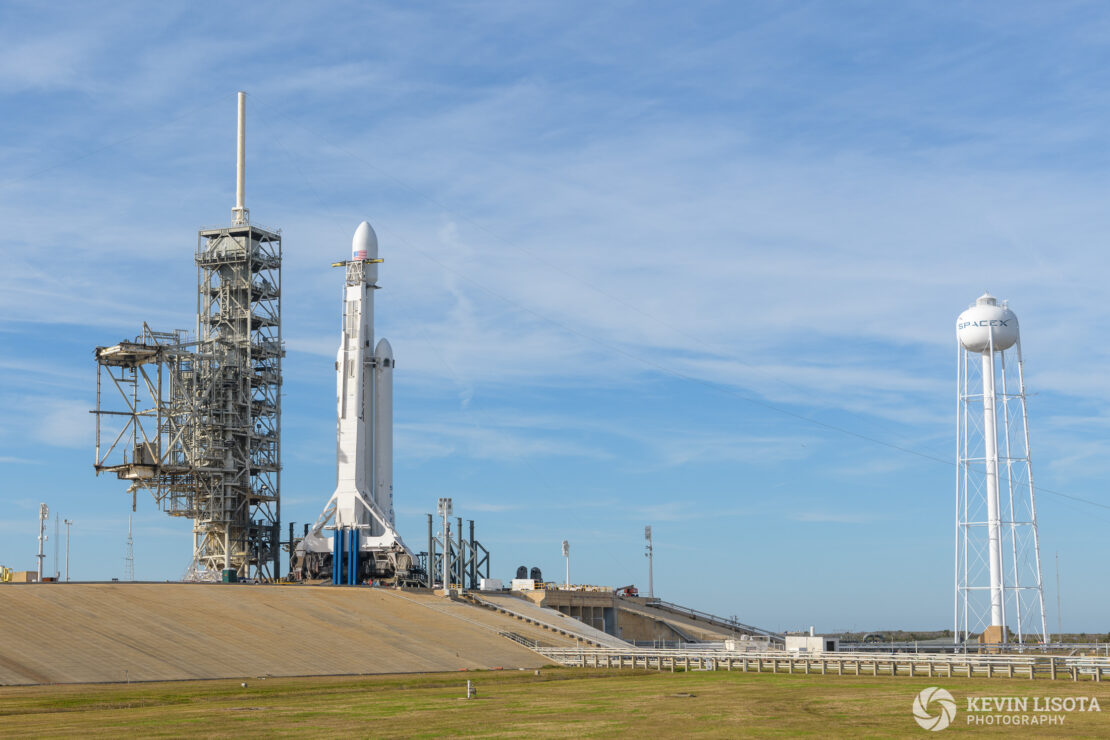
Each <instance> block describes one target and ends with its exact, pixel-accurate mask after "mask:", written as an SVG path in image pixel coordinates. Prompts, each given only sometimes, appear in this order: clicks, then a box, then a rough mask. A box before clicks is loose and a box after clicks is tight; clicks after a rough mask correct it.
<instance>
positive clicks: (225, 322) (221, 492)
mask: <svg viewBox="0 0 1110 740" xmlns="http://www.w3.org/2000/svg"><path fill="white" fill-rule="evenodd" d="M238 104H239V108H238V113H239V126H238V139H237V168H236V203H235V208H233V209H232V219H231V221H232V223H231V225H230V226H227V227H224V228H218V229H203V230H201V231H200V232H199V235H198V245H197V250H196V254H195V260H196V265H197V329H196V336H195V338H190V337H189V336H188V335H187V334H186V333H185V332H183V331H176V332H172V333H165V332H154V331H152V330H151V329H150V328H149V327H147V326H145V325H144V328H143V332H142V334H140V335H139V336H138V337H137V338H136V339H135V340H134V341H130V342H121V343H120V344H117V345H115V346H112V347H98V348H97V350H96V359H97V407H96V411H95V413H96V416H97V442H96V471H97V474H99V473H101V472H113V473H115V474H116V475H117V476H118V477H119V478H121V479H123V480H128V481H130V482H131V485H130V486H129V488H128V490H129V491H130V492H131V493H132V496H133V499H132V507H134V495H135V493H136V492H137V491H138V490H140V489H146V490H149V491H150V492H151V493H152V494H153V496H154V499H155V501H156V502H157V503H158V504H159V506H161V507H162V508H163V510H165V511H166V512H167V513H169V514H171V515H172V516H182V517H187V518H189V519H192V520H193V559H192V563H191V564H190V566H189V569H188V572H187V574H186V580H215V579H217V578H219V577H220V576H221V574H222V576H223V578H224V579H225V580H232V579H237V578H239V577H250V578H260V579H267V578H276V577H278V575H279V552H278V545H279V522H280V517H281V508H280V507H281V496H280V490H281V383H282V379H281V359H282V356H283V354H284V350H283V347H282V339H281V232H280V231H271V230H269V229H266V228H263V227H261V226H259V225H257V224H253V223H251V220H250V212H249V211H248V210H247V208H246V207H245V206H244V194H245V193H244V191H245V182H246V166H245V165H246V162H245V160H246V152H245V148H246V96H245V94H244V93H239V100H238ZM105 379H107V381H108V383H110V384H112V385H114V386H115V387H116V389H117V390H118V391H119V395H118V396H116V395H115V394H111V393H110V392H109V399H104V398H102V393H101V390H102V387H103V386H104V385H105ZM120 399H122V401H123V406H124V408H123V409H122V410H118V407H112V404H119V401H120ZM105 430H108V434H107V435H106V436H105V435H104V431H105ZM112 434H114V435H115V436H114V439H112V441H110V442H109V443H108V444H106V445H102V439H104V438H106V439H111V437H112Z"/></svg>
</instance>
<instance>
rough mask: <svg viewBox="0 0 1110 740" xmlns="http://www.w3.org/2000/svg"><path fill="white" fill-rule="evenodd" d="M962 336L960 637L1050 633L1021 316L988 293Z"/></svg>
mask: <svg viewBox="0 0 1110 740" xmlns="http://www.w3.org/2000/svg"><path fill="white" fill-rule="evenodd" d="M956 339H957V348H958V349H957V354H958V362H957V367H958V371H957V374H958V388H957V416H958V419H957V424H956V427H957V433H956V462H957V474H956V598H955V615H954V620H953V621H954V625H955V628H954V639H955V641H956V642H961V641H964V640H966V639H967V638H968V637H969V636H970V635H972V634H980V635H982V638H981V639H982V640H983V641H984V642H990V643H1000V642H1005V641H1007V636H1006V635H1007V631H1009V632H1011V633H1012V635H1013V637H1014V639H1016V640H1017V642H1018V643H1022V644H1024V643H1027V642H1030V641H1032V640H1038V639H1039V640H1044V641H1047V638H1048V627H1047V623H1046V621H1045V611H1044V590H1043V588H1042V585H1041V550H1040V541H1039V539H1038V535H1037V507H1036V502H1035V500H1034V496H1033V468H1032V463H1031V458H1030V453H1029V422H1028V419H1027V417H1026V405H1025V377H1024V374H1023V372H1022V358H1021V335H1020V332H1019V330H1018V320H1017V316H1015V315H1014V312H1013V311H1011V310H1010V309H1009V308H1008V307H1007V306H1006V304H1005V303H1002V304H1001V305H1000V304H999V303H998V301H997V300H995V298H994V296H992V295H990V294H989V293H986V294H984V295H982V296H980V297H979V299H978V300H976V301H975V305H973V306H971V307H970V308H968V309H967V310H966V311H964V312H963V313H961V314H960V316H959V318H957V319H956Z"/></svg>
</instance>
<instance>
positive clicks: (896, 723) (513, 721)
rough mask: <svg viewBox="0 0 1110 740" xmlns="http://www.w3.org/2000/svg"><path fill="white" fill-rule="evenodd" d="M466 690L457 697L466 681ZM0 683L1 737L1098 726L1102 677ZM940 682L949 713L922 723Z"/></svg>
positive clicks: (572, 676) (806, 732)
mask: <svg viewBox="0 0 1110 740" xmlns="http://www.w3.org/2000/svg"><path fill="white" fill-rule="evenodd" d="M467 679H470V680H471V681H473V682H474V684H475V686H476V687H477V690H478V696H477V698H475V699H471V700H467V699H466V698H465V696H466V681H467ZM245 680H246V682H247V683H248V686H247V687H246V688H243V687H242V686H241V685H240V683H241V681H240V680H234V681H230V680H219V681H192V682H174V683H156V684H149V683H148V684H130V685H121V684H114V685H66V686H33V687H9V688H4V689H0V736H3V737H27V736H68V737H74V736H76V737H96V736H112V737H121V736H131V737H135V736H138V737H172V736H189V737H198V736H199V737H211V736H225V737H226V736H231V735H234V736H247V737H273V736H279V737H280V736H299V737H304V736H319V737H338V736H345V737H451V736H454V737H529V738H532V737H625V736H633V737H641V738H651V739H653V740H654V739H655V738H671V737H685V736H690V735H694V736H704V737H740V736H752V735H755V736H772V737H774V736H795V735H803V736H810V737H830V736H860V737H901V736H912V735H918V736H922V737H926V736H940V737H947V736H949V735H967V734H976V735H1000V736H1004V735H1009V736H1012V737H1029V736H1054V737H1107V736H1110V684H1106V683H1093V682H1083V683H1078V684H1075V683H1071V682H1068V681H1057V682H1049V681H1028V680H1026V681H1021V680H1000V679H993V680H987V679H980V680H970V681H969V680H967V679H955V678H953V679H931V680H930V679H907V678H895V679H892V678H877V679H876V678H856V677H854V676H853V677H849V676H843V677H839V676H828V677H823V676H816V675H809V676H806V675H801V674H795V675H784V674H778V675H772V674H761V675H756V674H744V673H725V672H716V673H708V672H692V673H681V672H679V673H673V674H672V673H670V672H666V673H655V672H644V671H636V672H631V671H624V672H620V673H618V672H617V671H593V670H572V669H563V668H550V669H544V670H542V671H541V672H540V675H539V676H536V675H535V674H534V673H533V672H531V671H526V672H525V671H506V672H499V671H493V672H460V673H449V674H431V675H411V676H374V677H343V678H336V677H329V678H271V679H258V678H255V679H245ZM932 685H939V686H942V687H944V688H947V689H948V690H949V691H951V692H952V694H953V695H954V697H955V699H956V702H957V707H958V712H957V715H956V718H955V720H954V722H953V723H952V725H951V726H950V727H949V728H948V729H946V730H944V731H943V732H941V733H929V732H926V731H924V730H922V729H920V728H919V727H918V726H917V724H916V723H915V722H914V720H913V717H912V713H911V712H912V702H913V699H914V697H915V695H916V694H917V692H918V691H920V690H921V689H923V688H925V687H927V686H932ZM969 695H970V696H988V695H989V696H1030V697H1031V696H1041V697H1044V696H1061V697H1067V696H1088V697H1089V696H1095V697H1097V698H1098V701H1099V703H1100V704H1101V705H1102V706H1103V707H1104V709H1105V711H1103V712H1087V713H1080V712H1072V713H1068V714H1067V715H1066V717H1065V719H1064V724H1063V725H1058V726H1055V727H1052V726H1042V727H1038V728H1036V729H1035V730H1030V729H1029V728H1024V729H1019V728H1015V727H1006V726H1002V727H968V726H967V724H966V714H967V713H966V712H965V706H966V698H967V697H968V696H969Z"/></svg>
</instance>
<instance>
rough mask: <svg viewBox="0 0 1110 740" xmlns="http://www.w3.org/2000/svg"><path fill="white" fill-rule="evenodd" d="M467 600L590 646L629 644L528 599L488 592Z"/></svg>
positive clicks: (474, 595)
mask: <svg viewBox="0 0 1110 740" xmlns="http://www.w3.org/2000/svg"><path fill="white" fill-rule="evenodd" d="M471 597H472V598H474V599H475V600H476V601H478V602H482V603H485V604H488V605H490V606H492V607H494V608H497V609H502V610H504V611H506V612H508V613H510V614H512V615H514V616H516V617H517V618H519V619H521V620H523V621H525V622H527V621H529V620H531V622H533V623H537V624H540V625H544V626H546V627H548V628H549V629H553V630H555V631H560V632H565V633H567V634H569V635H572V636H574V637H578V638H581V639H583V640H586V641H588V642H591V643H594V644H595V645H597V646H599V647H613V648H621V649H623V648H627V647H629V646H630V645H629V643H627V642H625V641H624V640H622V639H620V638H619V637H613V636H612V635H610V634H608V633H606V632H602V631H601V630H599V629H596V628H594V627H591V626H590V625H588V624H586V623H585V622H580V621H578V620H577V619H575V618H574V617H568V616H567V615H565V614H563V613H562V612H560V611H557V610H555V609H549V608H547V607H544V606H538V605H537V604H535V603H534V602H532V601H529V600H528V599H525V598H522V597H519V596H513V595H510V594H494V593H489V592H482V593H474V592H472V593H471Z"/></svg>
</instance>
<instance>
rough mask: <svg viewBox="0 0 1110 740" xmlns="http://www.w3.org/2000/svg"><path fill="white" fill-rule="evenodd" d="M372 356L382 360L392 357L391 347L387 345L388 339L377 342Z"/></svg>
mask: <svg viewBox="0 0 1110 740" xmlns="http://www.w3.org/2000/svg"><path fill="white" fill-rule="evenodd" d="M374 356H375V357H380V358H381V359H384V360H392V359H393V347H391V346H390V345H389V340H388V339H382V340H381V341H380V342H378V347H377V349H375V350H374Z"/></svg>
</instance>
